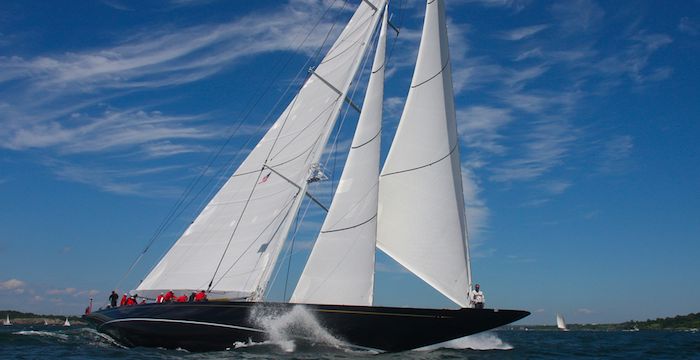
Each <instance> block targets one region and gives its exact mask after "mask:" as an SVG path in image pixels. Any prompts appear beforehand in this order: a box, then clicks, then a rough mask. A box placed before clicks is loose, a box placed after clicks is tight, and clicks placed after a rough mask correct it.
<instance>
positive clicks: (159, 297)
mask: <svg viewBox="0 0 700 360" xmlns="http://www.w3.org/2000/svg"><path fill="white" fill-rule="evenodd" d="M164 298H165V296H164V295H163V293H160V295H158V297H157V298H156V304H161V303H163V299H164Z"/></svg>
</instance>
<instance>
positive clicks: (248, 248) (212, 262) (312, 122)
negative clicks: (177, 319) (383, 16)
mask: <svg viewBox="0 0 700 360" xmlns="http://www.w3.org/2000/svg"><path fill="white" fill-rule="evenodd" d="M384 4H385V1H383V0H373V1H372V0H363V1H362V2H361V4H360V5H359V7H358V9H357V11H356V12H355V13H354V15H353V16H352V18H351V20H350V22H349V23H348V25H347V26H346V27H345V29H344V30H343V32H342V33H341V34H340V36H339V38H338V40H336V42H335V43H334V44H333V46H332V47H331V49H330V50H329V52H328V54H326V56H325V57H324V59H323V60H322V61H321V63H320V64H319V65H318V66H317V67H316V68H315V69H313V71H312V74H311V75H310V76H309V78H308V79H307V80H306V82H305V83H304V85H303V87H302V89H301V90H300V91H299V93H298V94H297V95H296V97H294V99H292V101H291V103H290V104H289V105H288V106H287V108H286V110H285V111H284V112H283V113H282V114H281V115H280V117H279V118H278V119H277V120H276V122H275V123H274V124H273V126H272V127H271V129H270V130H269V131H268V132H267V133H266V134H265V136H264V137H263V138H262V140H260V142H259V143H258V144H257V145H256V146H255V148H254V149H253V150H252V151H251V152H250V154H249V155H248V157H247V158H246V159H245V160H244V161H243V163H242V164H241V165H240V167H239V168H238V169H237V170H236V171H235V173H234V174H233V175H232V176H231V178H230V179H229V180H228V181H227V182H226V184H225V185H224V186H223V187H222V188H221V190H219V192H218V193H217V194H216V195H215V196H214V197H213V198H212V200H211V201H210V202H209V203H208V204H207V205H206V207H205V208H204V210H203V211H202V212H201V213H200V214H199V216H198V217H197V218H196V219H195V220H194V222H193V223H192V224H191V225H190V226H189V228H188V229H187V230H186V231H185V232H184V233H183V235H182V236H181V237H180V238H179V239H178V241H177V242H176V243H175V245H173V247H172V248H171V249H170V250H169V251H168V253H167V254H165V256H164V257H163V258H162V259H161V260H160V262H159V263H158V264H157V265H156V266H155V268H154V269H153V270H152V271H151V272H150V273H149V274H148V276H147V277H146V278H145V279H144V280H143V281H142V282H141V284H140V285H139V287H138V288H137V289H136V290H137V291H138V292H139V294H142V295H143V294H145V295H148V294H149V293H150V294H153V293H155V292H160V291H167V290H171V289H172V290H176V291H178V290H179V291H188V292H189V291H195V290H199V289H207V290H209V291H210V297H227V298H246V299H249V300H260V299H261V298H262V296H263V295H264V291H265V288H266V286H267V282H268V281H269V278H270V275H271V272H272V268H273V267H274V264H275V262H276V260H277V257H278V255H279V252H280V250H281V248H282V244H283V242H284V239H285V238H286V236H287V233H288V232H289V228H290V226H291V224H292V220H293V219H294V217H295V215H296V212H297V211H298V208H299V205H300V203H301V200H302V198H303V197H304V194H305V193H306V187H307V180H308V179H309V176H310V173H311V172H312V170H313V167H314V165H315V164H316V163H317V162H318V160H319V159H320V157H321V154H322V152H323V147H324V146H325V144H326V142H327V140H328V137H329V135H330V132H331V130H332V128H333V125H334V124H335V121H336V119H337V116H338V113H339V111H340V108H341V106H342V105H343V102H344V101H345V98H346V94H347V91H348V88H349V86H350V83H351V81H352V79H353V78H354V76H355V74H356V72H357V70H358V68H359V65H360V61H361V59H362V57H363V55H364V52H365V50H366V48H367V43H368V42H369V39H370V37H371V35H372V33H373V31H374V29H375V28H376V25H377V23H378V21H379V18H380V13H381V11H380V9H381V8H383V7H384Z"/></svg>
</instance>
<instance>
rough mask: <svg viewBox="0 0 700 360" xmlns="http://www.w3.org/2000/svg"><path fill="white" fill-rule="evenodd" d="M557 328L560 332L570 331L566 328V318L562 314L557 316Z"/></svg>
mask: <svg viewBox="0 0 700 360" xmlns="http://www.w3.org/2000/svg"><path fill="white" fill-rule="evenodd" d="M557 328H558V329H559V330H563V331H568V330H569V329H567V328H566V323H565V322H564V317H563V316H561V314H557Z"/></svg>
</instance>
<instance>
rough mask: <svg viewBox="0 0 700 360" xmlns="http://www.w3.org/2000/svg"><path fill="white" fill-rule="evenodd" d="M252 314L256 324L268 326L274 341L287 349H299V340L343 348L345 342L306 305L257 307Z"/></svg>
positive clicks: (289, 350)
mask: <svg viewBox="0 0 700 360" xmlns="http://www.w3.org/2000/svg"><path fill="white" fill-rule="evenodd" d="M250 316H251V320H252V322H253V323H255V324H256V325H258V326H260V327H262V328H263V329H265V331H266V332H267V333H268V336H269V338H270V342H272V343H274V344H276V345H278V346H280V347H281V348H282V350H284V351H286V352H292V351H294V350H295V349H296V343H295V340H303V341H304V342H305V343H309V344H311V345H324V346H331V347H335V348H341V347H342V346H343V345H344V343H343V342H342V341H341V340H339V339H337V338H336V337H334V336H333V335H332V334H331V333H330V332H329V331H328V330H327V329H325V328H324V327H323V326H322V325H321V324H320V323H319V322H318V320H317V319H316V318H315V317H314V315H313V314H312V313H311V312H310V311H308V310H307V309H306V308H305V307H304V306H303V305H297V306H294V307H293V308H292V309H291V310H287V309H285V308H282V307H275V306H255V307H254V308H253V310H252V311H251V314H250Z"/></svg>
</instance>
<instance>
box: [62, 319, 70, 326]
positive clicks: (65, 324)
mask: <svg viewBox="0 0 700 360" xmlns="http://www.w3.org/2000/svg"><path fill="white" fill-rule="evenodd" d="M63 326H70V321H68V318H66V321H64V322H63Z"/></svg>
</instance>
